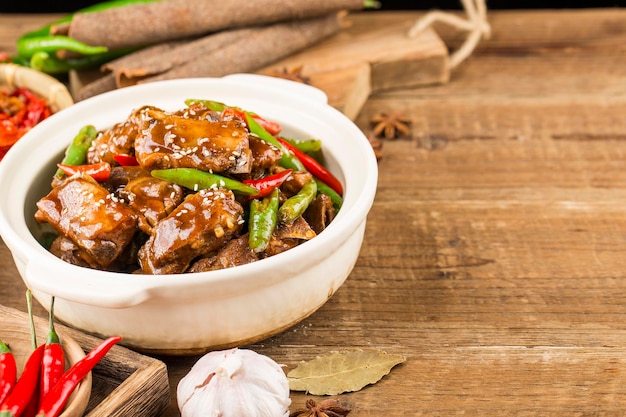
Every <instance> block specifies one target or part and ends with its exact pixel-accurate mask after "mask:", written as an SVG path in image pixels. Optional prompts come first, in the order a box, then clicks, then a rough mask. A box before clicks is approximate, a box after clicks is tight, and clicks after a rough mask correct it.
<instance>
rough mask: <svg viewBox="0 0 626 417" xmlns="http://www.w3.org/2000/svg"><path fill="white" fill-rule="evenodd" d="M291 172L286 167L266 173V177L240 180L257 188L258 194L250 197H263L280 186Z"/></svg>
mask: <svg viewBox="0 0 626 417" xmlns="http://www.w3.org/2000/svg"><path fill="white" fill-rule="evenodd" d="M292 172H293V170H291V169H286V170H284V171H281V172H278V173H276V174H273V175H268V176H267V177H263V178H258V179H251V180H243V181H242V182H243V183H244V184H247V185H251V186H252V187H254V188H256V189H257V190H259V192H258V194H256V195H254V196H251V197H252V198H263V197H266V196H268V195H269V194H270V193H271V192H272V191H273V190H274V189H276V188H278V187H280V186H281V185H282V183H283V182H285V180H286V179H287V178H289V176H290V175H291V173H292Z"/></svg>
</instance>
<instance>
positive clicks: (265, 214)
mask: <svg viewBox="0 0 626 417" xmlns="http://www.w3.org/2000/svg"><path fill="white" fill-rule="evenodd" d="M279 195H280V193H279V191H278V189H277V188H275V189H274V190H272V192H271V193H270V195H268V196H267V197H265V198H263V199H262V200H252V201H251V202H250V220H249V225H248V244H249V245H250V248H251V249H252V250H253V251H254V252H255V253H259V252H263V251H264V250H265V249H266V248H267V245H268V244H269V243H270V239H271V237H272V233H274V229H276V223H277V222H278V204H279Z"/></svg>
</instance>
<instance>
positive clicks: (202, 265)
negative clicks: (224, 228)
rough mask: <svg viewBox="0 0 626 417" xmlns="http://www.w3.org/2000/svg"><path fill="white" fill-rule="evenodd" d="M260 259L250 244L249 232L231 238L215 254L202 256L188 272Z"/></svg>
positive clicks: (213, 269) (231, 265)
mask: <svg viewBox="0 0 626 417" xmlns="http://www.w3.org/2000/svg"><path fill="white" fill-rule="evenodd" d="M257 260H259V258H258V256H257V254H256V253H254V251H253V250H252V249H250V245H248V234H245V235H241V236H239V237H237V238H234V239H231V240H230V241H229V242H228V243H226V244H225V245H224V247H223V248H221V249H220V250H219V251H218V252H217V253H216V254H215V255H213V256H210V257H206V258H200V259H199V260H197V261H196V262H194V264H193V265H191V266H190V267H189V270H188V271H187V272H205V271H216V270H218V269H224V268H232V267H233V266H238V265H245V264H249V263H251V262H254V261H257Z"/></svg>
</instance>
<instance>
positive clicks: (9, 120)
mask: <svg viewBox="0 0 626 417" xmlns="http://www.w3.org/2000/svg"><path fill="white" fill-rule="evenodd" d="M2 95H3V97H6V100H10V101H13V100H16V99H17V101H18V103H17V104H19V107H18V108H19V110H17V111H16V112H15V113H13V114H9V113H4V112H0V147H3V148H8V147H10V146H12V145H13V144H14V143H15V142H17V140H18V139H19V138H21V137H22V136H23V135H24V134H25V133H26V132H28V131H29V130H30V129H31V128H32V127H33V126H35V125H36V124H37V123H39V122H41V121H42V120H44V119H46V118H47V117H49V116H50V115H51V114H52V111H51V110H50V107H49V106H48V105H47V103H46V100H45V99H43V98H40V97H38V96H37V95H35V94H34V93H33V92H32V91H30V90H28V89H27V88H24V87H18V88H16V89H15V90H13V91H12V92H11V93H10V94H2ZM4 153H6V152H2V153H0V159H2V157H3V156H4Z"/></svg>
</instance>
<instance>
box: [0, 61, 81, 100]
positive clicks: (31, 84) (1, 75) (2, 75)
mask: <svg viewBox="0 0 626 417" xmlns="http://www.w3.org/2000/svg"><path fill="white" fill-rule="evenodd" d="M0 85H9V86H12V87H25V88H28V89H29V90H31V91H32V92H33V93H35V94H37V95H38V96H40V97H42V98H45V99H46V100H47V102H48V105H49V106H50V109H51V110H52V111H53V112H58V111H59V110H62V109H64V108H66V107H69V106H71V105H72V104H74V100H73V99H72V95H71V94H70V92H69V91H68V89H67V87H65V85H64V84H63V83H62V82H60V81H59V80H57V79H56V78H54V77H52V76H50V75H48V74H45V73H43V72H40V71H36V70H34V69H31V68H26V67H22V66H19V65H15V64H0Z"/></svg>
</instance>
